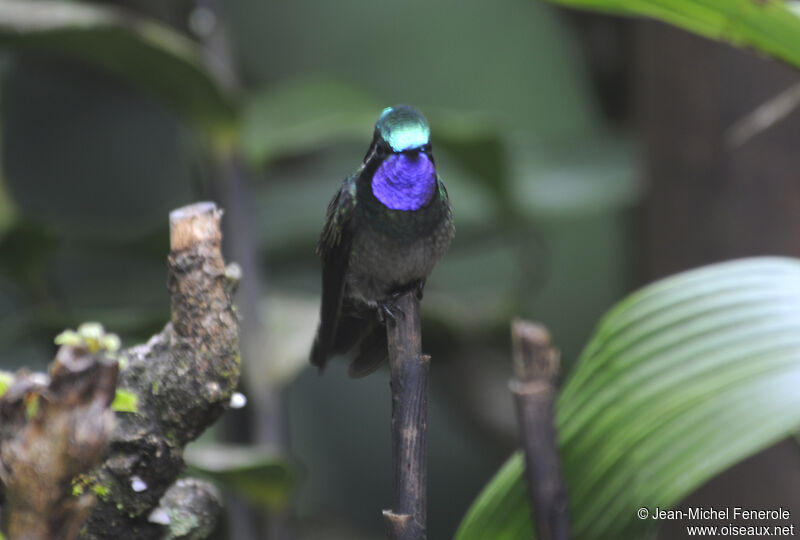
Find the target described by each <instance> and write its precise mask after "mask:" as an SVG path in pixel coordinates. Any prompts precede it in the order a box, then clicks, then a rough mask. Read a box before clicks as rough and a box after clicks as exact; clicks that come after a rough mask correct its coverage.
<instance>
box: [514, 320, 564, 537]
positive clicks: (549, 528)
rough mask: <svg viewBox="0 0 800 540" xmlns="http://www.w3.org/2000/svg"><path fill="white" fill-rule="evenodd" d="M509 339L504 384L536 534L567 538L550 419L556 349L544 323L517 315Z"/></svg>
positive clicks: (552, 414)
mask: <svg viewBox="0 0 800 540" xmlns="http://www.w3.org/2000/svg"><path fill="white" fill-rule="evenodd" d="M511 344H512V349H513V360H514V379H512V380H511V382H510V384H509V386H510V387H511V391H512V392H513V394H514V400H515V402H516V406H517V419H518V420H519V430H520V436H521V438H522V447H523V450H524V452H525V479H526V482H527V485H528V493H529V494H530V497H531V504H532V512H533V518H534V524H535V528H536V532H537V536H536V537H537V538H538V539H539V540H567V539H568V538H570V527H569V514H568V510H569V509H568V500H567V492H566V488H565V485H564V480H563V479H562V476H561V463H560V459H559V456H558V445H557V440H556V429H555V424H554V402H555V396H556V390H555V380H556V376H557V374H558V368H559V354H558V351H556V350H555V349H554V348H553V347H552V346H551V345H550V334H549V332H548V331H547V329H546V328H544V327H543V326H540V325H538V324H535V323H532V322H528V321H523V320H519V319H517V320H515V321H514V322H513V323H512V324H511Z"/></svg>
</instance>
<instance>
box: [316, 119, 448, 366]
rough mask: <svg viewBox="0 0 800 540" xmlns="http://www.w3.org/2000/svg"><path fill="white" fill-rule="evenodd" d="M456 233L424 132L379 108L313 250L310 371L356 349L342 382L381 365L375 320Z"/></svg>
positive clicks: (420, 123) (416, 282)
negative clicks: (315, 280) (318, 282)
mask: <svg viewBox="0 0 800 540" xmlns="http://www.w3.org/2000/svg"><path fill="white" fill-rule="evenodd" d="M454 234H455V228H454V227H453V212H452V208H451V207H450V202H449V200H448V197H447V190H446V189H445V187H444V183H443V182H442V179H441V178H439V175H438V174H437V173H436V167H435V165H434V161H433V155H432V154H431V142H430V128H429V127H428V122H427V121H426V120H425V117H423V116H422V114H421V113H420V112H419V111H417V110H416V109H414V108H413V107H409V106H408V105H398V106H396V107H388V108H386V109H384V110H383V112H382V113H381V115H380V117H379V118H378V122H377V123H376V124H375V134H374V135H373V138H372V144H371V145H370V147H369V150H368V151H367V155H366V156H365V157H364V163H362V164H361V166H360V167H359V168H358V170H356V171H355V172H354V173H353V174H352V175H350V176H349V177H348V178H347V179H346V180H345V181H344V183H343V184H342V187H341V188H340V189H339V192H338V193H337V194H336V195H335V196H334V197H333V200H331V203H330V205H329V206H328V212H327V218H326V222H325V227H324V228H323V229H322V234H321V235H320V238H319V243H318V244H317V253H318V254H319V256H320V257H321V258H322V308H321V310H320V323H319V328H318V329H317V337H316V339H315V340H314V347H313V349H312V350H311V363H312V364H314V365H315V366H317V367H318V368H320V370H321V369H322V368H324V367H325V363H326V362H327V360H328V358H330V357H331V356H333V355H335V354H341V353H346V352H348V351H350V350H353V349H355V350H356V353H355V357H354V359H353V361H352V362H351V364H350V370H349V373H350V376H351V377H363V376H364V375H367V374H368V373H371V372H372V371H373V370H375V369H377V368H378V367H379V366H380V365H381V364H382V363H383V362H384V361H385V360H386V359H387V357H388V351H387V344H386V329H385V328H384V327H383V325H382V324H381V321H383V320H384V318H383V316H384V314H387V313H388V314H389V316H392V314H391V301H392V299H393V298H394V297H396V296H397V295H400V294H402V293H404V292H406V291H409V290H414V291H415V292H416V293H417V295H418V296H419V297H420V298H421V297H422V289H423V287H424V286H425V280H426V279H427V277H428V276H429V275H430V273H431V271H432V270H433V267H434V266H435V265H436V263H437V261H438V260H439V259H440V258H442V256H443V255H444V253H445V252H446V251H447V248H448V247H449V246H450V241H451V240H452V239H453V235H454Z"/></svg>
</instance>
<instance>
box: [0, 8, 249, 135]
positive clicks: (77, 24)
mask: <svg viewBox="0 0 800 540" xmlns="http://www.w3.org/2000/svg"><path fill="white" fill-rule="evenodd" d="M0 46H10V47H12V48H13V49H15V50H20V51H34V52H37V53H45V54H48V55H53V56H54V57H62V58H72V59H75V60H79V61H82V62H86V63H88V64H91V65H94V66H97V67H99V68H102V69H104V70H106V71H108V72H111V73H113V74H115V75H117V76H120V77H122V78H123V79H125V80H128V81H129V82H131V83H133V84H135V85H136V86H138V87H140V88H142V89H143V90H145V91H148V92H150V93H151V94H154V95H155V96H157V97H159V98H161V99H163V100H164V101H166V102H167V103H168V104H170V105H171V106H172V107H174V108H175V109H176V110H177V111H179V112H180V113H182V114H183V115H184V116H185V117H187V118H188V119H189V120H190V121H192V122H193V123H195V124H197V125H199V126H201V127H203V128H205V129H206V130H208V131H209V132H211V133H213V134H214V135H215V136H217V137H219V138H223V137H230V136H231V134H232V131H233V126H234V122H235V109H234V105H233V104H232V103H231V101H230V99H229V97H228V96H227V95H226V94H225V92H223V90H222V89H221V88H220V87H219V86H218V85H217V84H216V83H215V82H214V80H213V78H212V77H211V75H210V74H209V73H208V71H206V69H205V67H204V65H203V61H202V57H201V54H200V49H199V47H198V46H197V45H196V44H195V43H193V42H192V41H191V40H189V39H187V38H185V37H183V36H182V35H181V34H178V33H177V32H175V31H174V30H171V29H170V28H168V27H166V26H164V25H162V24H159V23H157V22H155V21H152V20H148V19H145V18H143V17H140V16H137V15H134V14H133V13H130V12H127V11H124V10H121V9H116V8H113V7H108V6H98V5H89V4H83V3H71V2H57V1H50V0H4V1H3V2H0Z"/></svg>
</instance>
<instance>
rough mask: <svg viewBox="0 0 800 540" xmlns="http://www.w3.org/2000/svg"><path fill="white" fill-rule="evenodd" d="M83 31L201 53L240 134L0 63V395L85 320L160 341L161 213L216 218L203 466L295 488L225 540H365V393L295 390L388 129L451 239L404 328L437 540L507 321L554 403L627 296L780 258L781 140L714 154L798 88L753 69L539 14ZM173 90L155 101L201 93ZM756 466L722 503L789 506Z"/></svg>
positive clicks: (508, 409)
mask: <svg viewBox="0 0 800 540" xmlns="http://www.w3.org/2000/svg"><path fill="white" fill-rule="evenodd" d="M105 3H106V4H119V5H123V6H124V7H125V8H126V9H128V10H130V12H131V13H138V14H142V15H147V16H149V17H155V18H158V19H160V20H161V21H162V22H164V23H166V24H167V25H169V26H171V27H173V29H175V30H176V31H179V32H181V33H185V34H186V35H188V36H190V37H191V38H192V39H194V40H197V41H198V42H199V43H200V44H201V46H202V47H203V49H204V51H205V59H206V61H207V62H208V63H209V64H210V65H211V73H212V78H213V80H214V82H215V84H217V85H218V86H220V87H222V88H224V89H225V90H226V92H228V93H230V94H231V95H233V96H235V98H234V100H233V103H234V105H233V106H234V107H235V109H236V111H237V117H236V121H235V123H234V124H235V129H232V130H230V131H231V132H235V134H231V133H228V131H227V130H219V129H217V130H214V131H213V132H212V135H209V131H208V130H205V129H203V128H202V127H200V128H199V127H198V123H197V122H195V121H194V120H193V119H192V118H187V116H186V115H185V114H184V111H183V110H182V108H181V107H175V106H174V103H171V102H170V101H169V100H164V99H161V98H160V96H159V95H158V92H153V91H152V85H148V84H147V83H146V81H145V83H144V84H137V81H138V80H139V79H140V78H141V77H140V75H138V74H137V73H139V72H142V71H143V72H147V71H148V64H147V63H146V62H147V61H148V60H147V58H146V57H145V56H144V55H143V56H142V57H141V65H138V66H136V65H135V64H136V58H138V57H133V59H132V57H130V56H126V55H120V56H119V57H118V65H117V64H114V62H115V61H117V57H115V56H114V55H115V54H117V52H118V49H115V48H113V47H111V48H110V49H109V53H108V56H107V57H105V63H103V62H96V61H84V57H92V55H93V54H96V51H92V50H91V49H92V46H93V44H92V43H88V44H87V45H86V46H85V47H83V48H77V49H71V51H72V52H70V51H67V52H66V53H63V54H60V52H59V50H58V49H59V47H57V46H49V45H48V43H47V42H44V43H36V42H34V46H28V45H25V46H15V44H14V43H13V42H12V43H10V44H9V43H7V46H6V47H5V48H4V49H3V53H2V56H1V57H0V63H1V64H2V69H1V70H0V79H1V81H2V91H1V95H0V98H1V99H2V116H1V117H0V123H1V124H2V125H1V127H2V183H0V359H2V365H1V366H0V367H2V369H16V368H18V367H21V366H28V367H30V368H35V369H43V368H44V366H45V365H46V364H47V362H48V361H49V359H51V358H52V355H53V352H54V346H53V345H51V344H52V339H53V336H54V335H56V334H57V333H58V332H59V331H61V330H62V329H64V328H66V327H75V326H76V325H77V324H79V323H80V322H83V321H87V320H98V321H101V322H102V323H103V324H104V325H105V326H106V328H108V329H109V330H111V331H114V332H117V333H119V334H120V335H121V336H122V337H123V342H124V343H125V344H127V345H132V344H134V343H136V342H137V341H138V340H142V339H146V337H147V336H148V335H149V334H151V333H152V332H154V331H157V330H158V329H159V328H160V327H161V326H162V325H163V323H164V321H165V320H166V319H167V318H168V305H167V295H166V294H165V284H164V281H165V271H164V257H165V254H166V252H167V249H168V246H167V241H168V240H167V239H168V235H167V229H166V224H167V221H166V218H167V213H168V212H169V210H170V209H172V208H175V207H177V206H180V205H183V204H186V203H189V202H192V201H196V200H200V199H213V200H216V201H218V202H219V203H220V204H221V205H222V206H223V207H224V208H225V209H226V212H227V214H226V224H225V226H226V229H225V234H226V237H225V242H226V249H228V250H229V259H231V260H237V261H239V262H240V263H242V265H243V267H244V269H245V275H246V276H247V279H246V282H245V283H244V284H243V290H244V293H245V294H243V295H242V297H241V298H240V308H241V312H242V314H243V329H244V332H245V334H244V336H243V340H244V341H243V350H244V352H245V356H244V362H245V373H244V377H243V382H242V387H243V391H244V392H245V393H246V395H247V396H248V399H249V404H248V406H247V407H245V408H244V409H243V410H241V411H236V412H231V413H230V414H229V415H228V417H227V418H226V419H225V422H224V425H223V426H222V427H221V428H220V429H219V430H218V431H217V432H216V433H214V434H211V436H209V437H207V439H209V440H210V439H217V440H228V441H238V442H240V443H250V444H258V445H261V446H264V445H269V446H272V447H276V448H278V449H280V450H281V451H282V452H287V453H288V454H289V455H291V456H292V457H293V458H294V462H295V463H296V466H297V468H298V470H299V473H298V475H297V477H298V481H297V483H296V485H295V487H294V491H293V495H292V498H291V501H292V502H291V504H290V506H289V508H288V509H284V510H275V509H271V510H270V511H269V512H266V514H267V515H268V517H267V519H266V521H267V522H268V523H266V524H264V523H263V521H264V520H263V519H262V518H263V515H264V514H265V512H261V511H260V510H258V509H257V508H256V509H255V510H254V508H255V507H253V506H252V504H251V503H249V502H248V501H247V499H246V498H243V497H241V496H237V495H236V493H235V491H236V490H235V489H231V493H232V494H233V497H234V498H233V502H232V503H231V509H232V510H231V514H230V516H231V517H230V518H229V519H228V523H227V524H226V526H227V527H228V530H229V531H230V532H229V533H225V532H222V533H221V537H225V536H226V535H227V537H230V538H235V539H237V540H239V539H242V540H246V539H247V538H260V537H262V533H261V532H260V531H262V530H263V528H264V527H267V528H270V527H271V528H272V529H273V531H275V530H285V529H286V528H291V529H294V531H295V533H296V537H297V538H331V539H335V538H343V539H344V538H348V539H353V538H356V539H358V538H364V539H367V538H380V537H381V536H382V534H383V533H382V526H381V521H380V519H379V516H380V510H381V509H382V508H384V507H386V505H387V503H388V501H389V497H390V488H391V486H390V483H391V480H390V474H389V471H390V468H389V463H390V446H389V424H388V418H389V411H390V402H389V392H388V377H387V373H386V372H385V371H381V372H379V373H377V374H375V375H372V376H370V377H369V378H367V379H364V380H357V381H353V380H349V379H348V378H347V376H346V369H345V367H346V363H345V362H343V361H342V362H334V363H333V365H332V366H330V368H329V369H328V370H327V371H326V372H325V374H324V376H319V374H318V373H316V372H315V371H313V370H311V369H309V368H308V366H307V365H306V364H307V353H308V350H309V347H310V344H311V339H312V336H313V332H314V329H315V325H316V321H317V309H318V308H317V306H318V296H319V273H320V267H319V263H318V260H317V258H316V256H315V254H314V247H315V244H316V237H317V234H318V232H319V230H320V229H321V226H322V223H323V217H324V212H325V208H326V205H327V203H328V200H329V199H330V197H331V196H332V195H333V193H334V192H335V190H336V189H337V188H338V186H339V184H340V182H341V181H342V179H343V178H344V177H345V176H347V175H348V174H349V173H350V172H351V171H352V170H353V169H354V168H355V167H356V166H357V165H358V164H359V163H360V162H361V159H362V158H363V154H364V152H365V151H366V149H367V146H368V144H369V141H370V138H371V134H372V123H373V122H374V121H375V119H376V118H377V116H378V114H379V112H380V110H381V109H382V108H383V107H385V106H387V105H391V104H395V103H411V104H413V105H415V106H417V107H418V108H420V109H421V110H422V111H423V112H424V113H425V114H426V115H427V116H428V117H429V120H430V122H431V125H432V133H433V147H434V153H435V156H436V159H437V165H438V168H439V171H440V174H441V175H442V177H443V178H444V180H445V182H446V184H447V187H448V190H449V193H450V196H451V200H452V203H453V206H454V209H455V215H456V225H457V231H458V232H457V235H456V239H455V241H454V243H453V246H452V248H451V251H450V253H449V254H448V255H447V257H446V258H445V259H444V260H443V261H442V262H441V263H440V264H439V266H438V267H437V269H436V270H435V272H434V274H433V276H432V278H431V279H430V280H429V282H428V285H427V288H426V295H425V301H424V303H423V317H424V331H423V335H424V338H425V339H424V349H425V351H426V352H428V353H430V354H431V355H432V357H433V364H432V386H431V397H430V400H431V403H430V407H431V410H430V419H429V423H428V427H429V451H430V461H429V486H430V489H429V492H430V495H429V497H430V510H429V516H430V517H429V521H430V525H429V526H430V533H429V537H430V538H433V539H439V538H448V537H450V536H452V534H453V532H454V530H455V528H456V526H457V524H458V522H459V520H460V519H461V517H462V516H463V514H464V512H465V511H466V509H467V507H468V505H469V504H470V502H471V501H472V500H473V499H474V497H475V496H476V494H477V493H478V491H479V490H480V489H481V487H482V486H483V485H484V484H485V483H486V482H487V480H488V479H489V478H490V477H491V475H492V474H493V472H494V471H495V470H496V468H497V467H498V465H499V464H500V463H501V462H502V461H503V460H504V459H505V458H506V457H507V456H508V454H509V453H510V452H511V451H512V450H513V449H514V448H515V447H516V430H515V423H514V416H513V409H512V401H511V396H510V394H509V392H508V391H507V389H506V381H507V379H508V378H509V376H510V352H509V343H508V323H509V321H510V319H511V318H512V317H514V316H525V317H529V318H534V319H536V320H539V321H542V322H543V323H545V324H546V325H547V326H548V327H549V328H550V329H551V330H552V333H553V335H554V339H555V341H556V343H557V344H558V346H559V347H560V348H561V350H562V351H563V362H564V371H565V374H566V373H568V371H569V368H570V366H571V364H572V362H573V361H574V360H575V359H576V357H577V356H578V354H579V352H580V350H581V347H582V345H583V344H584V343H585V341H586V339H587V337H588V336H589V334H590V333H591V331H592V328H593V327H594V325H595V324H596V322H597V320H598V318H599V317H600V316H601V315H602V313H603V312H604V311H605V310H606V309H607V308H608V307H609V306H611V305H612V303H614V302H615V301H616V300H618V299H620V298H621V297H622V296H623V295H624V294H625V293H626V292H627V291H629V290H631V289H632V288H633V287H635V286H637V285H640V284H642V283H645V282H648V281H651V280H652V279H655V278H657V277H662V276H665V275H668V274H671V273H674V272H676V271H679V270H683V269H686V268H691V267H695V266H698V265H700V264H704V263H708V262H712V261H717V260H723V259H728V258H734V257H740V256H745V255H753V254H763V253H770V254H793V255H800V243H798V242H797V240H796V238H797V231H798V230H800V212H798V211H797V209H798V208H800V187H799V186H800V183H798V182H797V180H798V178H797V177H798V171H800V156H799V155H798V152H797V151H796V145H797V141H798V140H800V116H798V114H797V113H794V114H792V115H790V116H789V117H788V118H786V119H785V120H783V121H782V122H780V123H778V124H776V125H775V126H773V127H771V128H769V129H768V130H766V131H765V132H763V133H759V134H757V135H755V136H753V137H752V139H750V140H747V141H746V142H744V143H737V144H732V143H731V141H730V136H729V133H730V132H729V130H730V128H731V126H732V125H734V124H735V123H736V122H737V121H738V120H739V119H741V118H742V117H743V116H744V115H746V114H747V113H749V112H750V111H752V110H753V109H754V108H755V107H757V106H758V105H759V104H761V103H762V102H764V101H765V100H767V99H769V98H771V97H773V96H774V95H775V94H777V93H779V92H781V91H782V90H784V89H786V88H787V87H790V86H791V85H793V84H796V83H797V82H798V81H800V76H798V74H797V72H796V71H794V70H792V69H790V68H788V67H786V66H783V65H780V64H778V63H776V62H775V61H770V60H766V59H763V58H760V57H758V56H756V55H755V54H753V53H749V52H742V51H739V50H734V49H732V48H730V47H727V46H725V45H719V44H714V43H711V42H708V41H706V40H704V39H702V38H698V37H694V36H691V35H689V34H687V33H684V32H682V31H680V30H676V29H672V28H668V27H666V26H663V25H660V24H657V23H653V22H642V21H634V20H624V19H618V18H613V17H608V16H600V15H591V14H585V13H577V12H569V11H565V10H560V9H556V8H554V7H552V6H550V5H546V4H544V3H541V2H536V1H533V0H501V1H498V2H482V1H477V0H461V1H458V2H456V1H455V0H449V1H445V2H434V3H431V2H422V1H420V0H409V1H407V2H403V3H402V4H399V3H389V2H374V3H367V2H356V1H352V0H342V1H339V2H335V3H334V2H324V1H315V2H290V1H288V0H278V1H271V2H261V1H256V0H236V1H230V2H226V3H224V5H222V6H218V5H217V4H216V3H215V2H211V1H205V2H200V1H198V2H189V1H175V2H169V3H162V2H157V1H154V0H128V1H119V2H111V1H109V2H105ZM65 4H67V5H74V4H72V3H65ZM2 14H3V12H2V11H0V17H2ZM0 22H2V21H0ZM68 37H69V36H68ZM94 46H97V45H94ZM115 46H116V45H115ZM74 50H78V53H75V52H74ZM87 51H89V52H87ZM120 54H121V53H120ZM108 65H117V68H118V69H108V68H107V66H108ZM104 66H106V67H104ZM128 66H133V67H131V69H130V71H131V73H128V72H127V70H128ZM171 74H172V75H174V79H175V80H174V81H173V80H172V79H170V80H169V81H168V82H169V84H173V86H175V87H176V88H180V85H181V84H186V85H187V86H190V85H192V84H194V83H193V82H192V81H191V80H189V81H187V82H182V81H181V74H180V73H179V72H177V71H175V72H171ZM144 78H145V79H146V77H144ZM178 95H180V94H178ZM199 107H200V108H202V104H201V105H200V106H199ZM190 116H191V114H190ZM201 123H202V122H201ZM770 452H771V454H770V456H769V457H768V458H767V459H766V460H764V459H762V460H760V461H759V459H758V458H756V459H755V460H751V462H748V464H746V465H745V469H746V468H747V467H756V469H754V470H755V471H756V472H752V471H751V472H747V471H749V469H747V470H745V471H744V472H742V471H741V470H740V471H738V472H736V471H735V474H734V476H732V477H730V478H728V479H727V480H724V481H725V482H728V483H727V484H724V486H725V487H724V488H722V491H723V492H725V493H731V490H734V491H735V490H736V489H740V491H747V487H746V486H749V485H752V484H751V483H748V482H749V481H747V480H745V478H746V477H747V475H748V474H750V475H753V474H754V475H756V477H758V478H761V479H762V481H763V482H773V483H774V485H775V486H776V487H775V489H773V490H771V491H773V492H779V493H781V494H782V495H779V497H784V498H783V499H780V498H779V499H778V504H776V505H775V506H778V505H779V504H781V503H783V504H786V500H785V497H788V496H789V495H786V491H780V489H781V487H780V486H790V485H792V484H793V485H795V486H796V485H797V480H798V478H797V476H798V473H797V465H796V460H794V459H790V456H791V457H794V453H795V452H796V448H793V447H791V446H788V445H783V446H782V447H778V448H774V449H772V450H770ZM759 467H760V468H759ZM737 475H738V476H737ZM731 478H732V479H731ZM737 478H742V480H741V481H737ZM722 481H723V480H719V481H718V482H722ZM720 485H722V484H720ZM737 486H738V487H737ZM743 486H744V487H743ZM715 490H716V491H715ZM706 492H707V495H705V496H707V497H714V496H715V495H714V493H719V492H720V489H717V488H715V487H714V482H712V485H710V486H708V487H707V488H706ZM762 496H763V495H759V497H762ZM795 498H796V495H795ZM703 500H705V499H703ZM737 503H739V504H740V505H741V503H742V501H741V500H738V499H737ZM763 506H767V505H766V504H764V505H763ZM797 507H800V505H798V506H797ZM665 537H669V533H668V532H667V533H665Z"/></svg>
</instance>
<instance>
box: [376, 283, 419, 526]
mask: <svg viewBox="0 0 800 540" xmlns="http://www.w3.org/2000/svg"><path fill="white" fill-rule="evenodd" d="M393 306H394V307H395V308H396V311H397V312H396V317H395V318H394V319H393V318H391V317H387V324H386V334H387V338H388V342H389V368H390V370H391V387H392V487H393V491H394V496H393V501H392V509H391V510H384V511H383V516H384V520H385V523H386V530H387V533H388V536H389V538H390V539H391V540H420V539H424V538H425V537H426V517H427V516H426V513H427V512H426V508H427V495H426V489H427V473H428V470H427V458H426V430H427V425H428V420H427V418H428V367H429V365H430V357H428V356H423V355H422V332H421V329H420V314H419V299H418V298H417V296H416V294H415V293H414V292H409V293H406V294H404V295H402V296H401V297H400V298H398V299H397V301H396V302H395V303H394V304H393Z"/></svg>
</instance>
